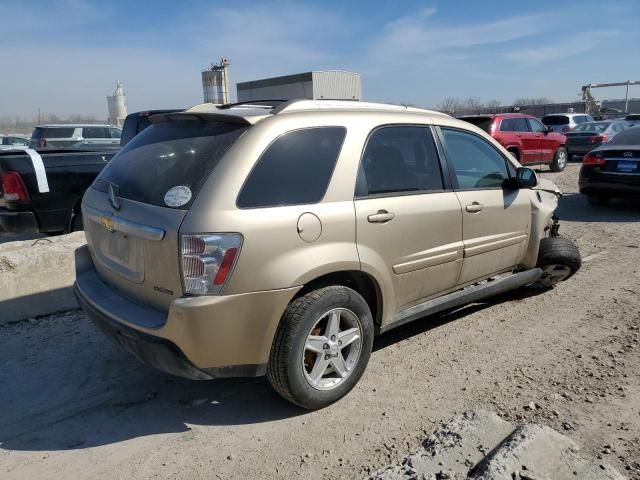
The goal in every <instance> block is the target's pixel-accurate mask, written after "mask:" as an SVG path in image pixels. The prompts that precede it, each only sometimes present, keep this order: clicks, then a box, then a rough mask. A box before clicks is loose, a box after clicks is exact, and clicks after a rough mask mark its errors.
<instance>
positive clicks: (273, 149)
mask: <svg viewBox="0 0 640 480" xmlns="http://www.w3.org/2000/svg"><path fill="white" fill-rule="evenodd" d="M345 134H346V130H345V128H344V127H316V128H306V129H302V130H294V131H292V132H288V133H285V134H284V135H282V136H281V137H279V138H278V139H276V140H275V141H274V142H273V143H272V144H271V145H270V146H269V147H268V148H267V150H266V151H265V152H264V153H263V154H262V156H261V157H260V159H259V160H258V162H257V163H256V165H255V167H254V168H253V170H252V171H251V173H250V174H249V177H248V178H247V180H246V182H245V184H244V186H243V187H242V190H241V191H240V195H238V200H237V205H238V207H239V208H259V207H275V206H282V205H304V204H311V203H317V202H319V201H320V200H322V198H323V197H324V194H325V193H326V191H327V188H328V186H329V181H330V180H331V175H332V174H333V169H334V167H335V165H336V161H337V159H338V155H339V154H340V149H341V148H342V142H343V141H344V137H345Z"/></svg>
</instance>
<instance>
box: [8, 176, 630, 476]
mask: <svg viewBox="0 0 640 480" xmlns="http://www.w3.org/2000/svg"><path fill="white" fill-rule="evenodd" d="M542 175H543V176H545V177H547V178H551V179H553V180H554V181H556V183H558V185H559V186H560V187H561V188H562V189H563V191H564V192H565V193H566V195H565V197H564V198H563V199H562V200H561V206H560V209H559V214H560V217H561V219H562V228H561V233H562V234H564V235H565V236H568V237H570V238H572V239H574V240H575V241H576V242H577V244H578V246H579V247H580V250H581V252H582V255H583V258H584V265H583V268H582V270H581V271H580V272H579V273H578V274H577V275H576V276H575V277H574V278H572V279H571V280H569V281H568V282H566V283H564V284H562V285H560V286H559V287H557V288H555V289H554V290H552V291H544V292H540V291H538V292H531V291H529V292H521V291H520V292H516V293H512V294H509V295H505V296H502V297H499V298H496V299H492V300H491V301H489V302H487V303H482V304H474V305H471V306H468V307H466V308H464V309H461V310H459V311H457V312H454V313H450V314H447V315H442V316H436V317H432V318H427V319H424V320H421V321H418V322H415V323H413V324H411V325H408V326H406V327H404V328H400V329H398V330H396V331H393V332H390V333H388V334H386V335H384V336H382V337H380V338H378V339H377V341H376V343H375V346H374V350H375V351H374V353H373V356H372V358H371V362H370V364H369V367H368V369H367V371H366V373H365V375H364V377H363V378H362V380H361V381H360V383H359V384H358V385H357V386H356V388H355V389H354V391H353V392H352V393H351V394H350V395H349V396H347V397H346V398H345V399H343V400H342V401H341V402H339V403H337V404H335V405H333V406H331V407H329V408H326V409H324V410H321V411H318V412H313V413H308V412H305V411H302V410H300V409H297V408H295V407H293V406H291V405H289V404H288V403H286V402H285V401H283V400H281V399H280V398H279V397H278V396H277V395H276V394H275V393H273V392H272V391H271V390H270V388H269V386H268V384H267V382H266V380H265V379H248V380H246V379H233V380H220V381H212V382H191V381H188V380H182V379H178V378H173V377H170V376H167V375H164V374H161V373H158V372H155V371H153V370H151V369H148V368H146V367H144V366H140V365H138V364H137V363H136V362H135V361H134V360H133V359H132V358H130V357H129V356H128V355H127V354H125V353H123V352H121V351H120V350H118V349H117V348H115V347H112V346H111V344H109V343H108V342H107V340H106V339H105V338H104V337H103V336H102V335H101V334H100V333H98V332H97V331H96V329H95V328H94V327H93V326H92V325H91V324H90V323H89V322H88V321H87V319H86V318H85V317H84V315H83V314H82V313H81V312H77V311H76V312H69V313H67V314H62V315H56V316H51V317H47V318H44V319H39V320H37V321H36V320H34V321H31V322H29V321H27V322H21V323H17V324H13V325H9V326H6V327H3V328H0V412H1V416H0V477H1V478H3V479H21V480H22V479H35V478H38V479H39V478H61V479H62V478H64V479H69V478H109V479H112V478H115V479H131V478H177V479H192V478H207V479H216V478H217V479H227V478H291V477H296V476H301V477H302V476H304V477H305V478H331V479H333V478H362V477H364V476H367V475H368V473H369V472H372V471H374V470H377V469H378V468H380V467H381V466H383V465H385V464H387V463H389V462H390V461H392V460H395V459H398V458H400V457H402V456H403V455H406V454H408V453H410V452H411V451H412V450H414V449H415V448H417V447H418V446H419V445H420V442H421V441H422V440H423V439H424V438H425V437H426V436H427V435H428V434H429V433H430V432H431V431H432V430H434V428H435V427H437V425H438V424H440V423H441V422H443V421H445V420H447V419H448V418H450V417H451V416H453V415H454V414H456V413H459V412H462V411H465V410H470V409H484V410H488V411H493V412H496V413H497V414H498V415H500V416H501V417H503V418H504V419H506V420H509V421H515V422H535V423H539V424H542V425H547V426H550V427H552V428H554V429H556V430H558V431H560V432H562V433H563V434H567V435H568V436H569V437H570V438H571V439H572V440H574V441H575V442H576V443H577V444H578V445H580V446H581V449H582V451H583V453H585V454H587V455H590V456H594V457H597V456H598V455H600V456H602V457H604V458H605V459H606V461H607V462H608V463H609V464H610V465H611V466H613V467H614V468H616V469H618V470H619V471H620V472H622V473H623V474H625V475H627V476H628V477H629V478H635V479H640V438H639V437H640V356H639V352H640V343H639V342H640V331H639V328H640V248H639V247H640V223H639V222H640V211H639V210H638V208H637V206H633V207H630V206H627V205H624V204H613V205H611V206H610V207H598V208H596V207H591V206H588V205H587V203H586V201H585V199H584V198H583V197H582V196H580V195H579V194H577V193H576V191H577V176H578V166H577V165H576V164H571V165H569V167H568V168H567V169H566V170H565V172H563V173H560V174H552V173H549V172H548V171H547V170H546V168H545V169H544V171H543V173H542ZM530 404H531V406H530Z"/></svg>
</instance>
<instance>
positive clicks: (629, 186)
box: [578, 166, 640, 198]
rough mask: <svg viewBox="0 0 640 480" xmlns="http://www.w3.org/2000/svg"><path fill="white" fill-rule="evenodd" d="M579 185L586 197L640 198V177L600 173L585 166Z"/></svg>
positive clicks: (581, 171)
mask: <svg viewBox="0 0 640 480" xmlns="http://www.w3.org/2000/svg"><path fill="white" fill-rule="evenodd" d="M578 185H579V187H580V193H582V194H584V195H606V196H609V197H624V198H640V175H622V174H607V173H598V172H595V171H594V170H593V168H592V167H584V166H583V167H582V168H581V170H580V179H579V180H578Z"/></svg>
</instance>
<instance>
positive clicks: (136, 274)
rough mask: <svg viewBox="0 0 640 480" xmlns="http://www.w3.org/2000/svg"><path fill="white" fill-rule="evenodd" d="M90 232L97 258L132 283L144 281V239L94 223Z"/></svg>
mask: <svg viewBox="0 0 640 480" xmlns="http://www.w3.org/2000/svg"><path fill="white" fill-rule="evenodd" d="M96 227H97V228H95V229H94V231H93V232H92V233H91V237H92V240H93V249H94V252H95V255H96V257H97V260H98V261H99V262H100V263H101V264H102V265H104V266H105V267H107V268H108V269H109V270H112V271H113V272H115V273H117V274H119V275H121V276H122V277H124V278H126V279H127V280H129V281H131V282H134V283H142V282H143V281H144V241H143V240H142V239H140V238H137V237H134V236H131V235H126V234H124V233H121V232H117V231H109V230H107V229H105V228H101V226H100V225H96Z"/></svg>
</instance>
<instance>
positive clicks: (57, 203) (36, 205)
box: [0, 149, 117, 234]
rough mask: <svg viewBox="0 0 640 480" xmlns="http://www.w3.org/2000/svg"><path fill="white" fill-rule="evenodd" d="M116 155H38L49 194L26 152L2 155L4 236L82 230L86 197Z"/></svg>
mask: <svg viewBox="0 0 640 480" xmlns="http://www.w3.org/2000/svg"><path fill="white" fill-rule="evenodd" d="M116 153H117V150H114V149H110V150H99V151H96V150H95V149H94V150H69V149H60V150H54V149H47V150H41V151H39V155H40V157H41V158H42V164H43V165H44V173H45V174H46V181H47V183H48V190H49V191H48V192H41V188H40V183H39V181H38V178H37V174H36V168H35V166H34V162H33V161H32V159H31V157H30V156H29V154H28V153H27V152H26V151H25V150H6V151H0V234H2V233H23V234H24V233H27V234H28V233H38V232H40V233H46V234H57V233H67V232H72V231H75V230H82V229H83V226H82V216H81V215H80V214H79V213H80V202H81V200H82V196H83V195H84V192H85V190H86V189H87V188H89V186H90V185H91V184H92V183H93V180H94V179H95V178H96V176H97V175H98V173H100V171H102V169H103V168H104V167H105V165H106V164H107V162H108V161H109V160H111V158H112V157H113V156H114V155H115V154H116Z"/></svg>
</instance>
